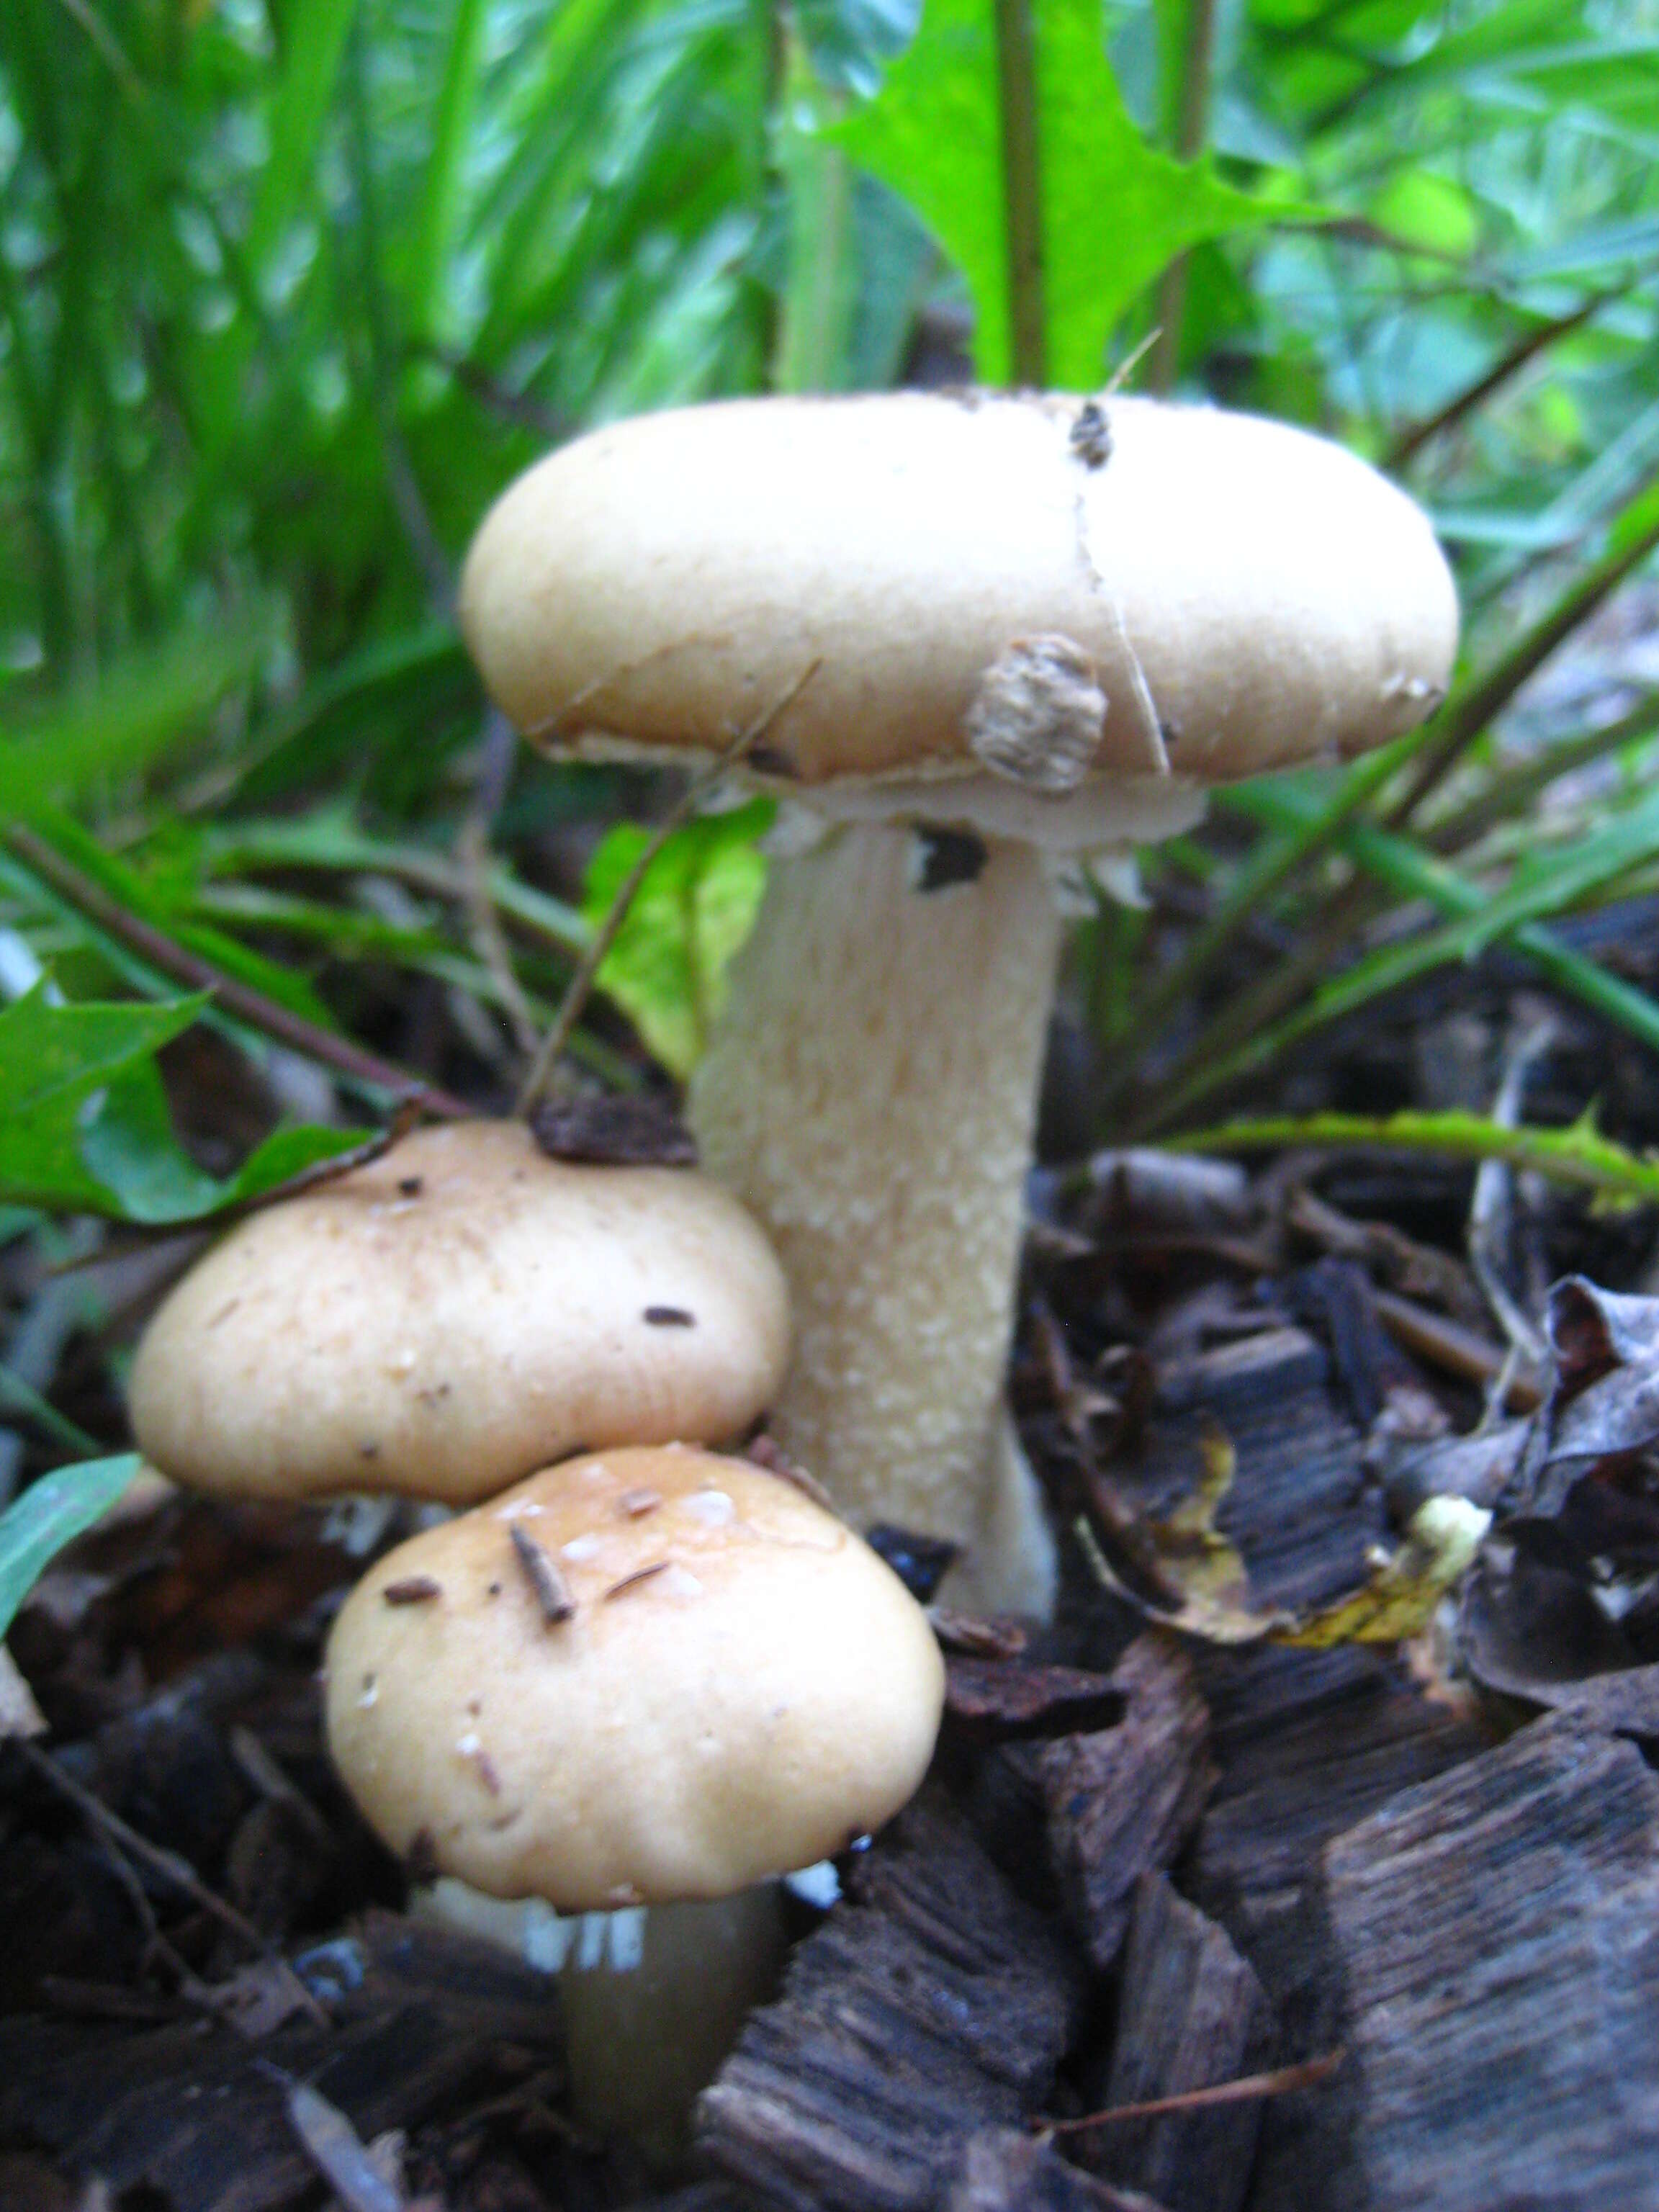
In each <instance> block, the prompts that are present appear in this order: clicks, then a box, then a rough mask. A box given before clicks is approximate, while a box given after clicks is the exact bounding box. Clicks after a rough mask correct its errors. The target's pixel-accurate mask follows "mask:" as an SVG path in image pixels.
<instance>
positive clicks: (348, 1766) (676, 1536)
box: [327, 1447, 944, 1911]
mask: <svg viewBox="0 0 1659 2212" xmlns="http://www.w3.org/2000/svg"><path fill="white" fill-rule="evenodd" d="M327 1667H328V1688H327V1716H328V1735H329V1743H330V1747H331V1750H332V1752H333V1754H334V1757H335V1760H336V1762H337V1765H338V1766H339V1768H340V1771H341V1773H342V1775H343V1778H344V1779H345V1781H346V1784H347V1785H348V1787H349V1789H350V1790H351V1792H352V1794H353V1796H355V1797H356V1800H357V1802H358V1803H359V1804H360V1805H361V1806H362V1808H363V1811H364V1812H365V1814H367V1815H368V1819H369V1820H370V1821H371V1822H372V1823H373V1825H374V1827H375V1828H376V1829H377V1830H378V1831H379V1832H380V1835H381V1836H382V1837H383V1838H385V1839H386V1842H387V1843H388V1844H390V1845H391V1846H392V1849H393V1850H398V1851H400V1852H404V1853H407V1852H409V1851H410V1848H411V1846H412V1845H413V1844H414V1843H415V1841H416V1838H417V1837H419V1838H421V1841H422V1856H424V1857H428V1858H429V1859H430V1860H431V1861H432V1862H434V1863H435V1865H436V1867H437V1868H438V1869H439V1870H441V1871H442V1872H445V1873H450V1874H455V1875H459V1876H460V1878H461V1879H462V1880H463V1881H469V1882H471V1883H472V1884H474V1885H475V1886H476V1887H478V1888H480V1889H484V1890H487V1891H489V1892H490V1893H493V1894H495V1895H496V1896H502V1897H523V1896H532V1895H533V1896H538V1897H544V1898H545V1899H548V1900H549V1901H550V1903H551V1904H553V1905H556V1906H557V1907H558V1908H559V1909H560V1910H561V1911H599V1910H604V1909H606V1908H609V1907H615V1906H619V1905H641V1904H646V1905H655V1904H661V1903H665V1902H669V1901H671V1900H673V1899H684V1898H712V1897H721V1896H725V1895H726V1894H728V1893H730V1892H732V1891H733V1890H737V1889H740V1888H742V1887H744V1885H745V1884H747V1883H749V1882H751V1881H759V1880H761V1879H762V1878H763V1876H765V1875H773V1874H780V1873H784V1872H787V1871H788V1870H789V1869H793V1868H795V1867H799V1866H805V1865H808V1864H810V1863H812V1862H813V1861H814V1860H817V1859H819V1858H823V1857H826V1856H827V1855H829V1854H830V1853H832V1852H835V1851H837V1850H842V1849H843V1848H844V1847H845V1846H846V1845H847V1844H848V1842H850V1841H851V1840H852V1839H853V1838H854V1837H856V1836H858V1835H860V1834H862V1833H864V1832H866V1831H867V1830H869V1829H872V1828H874V1827H876V1826H879V1825H880V1824H881V1823H882V1822H883V1821H884V1820H887V1819H889V1818H890V1816H891V1815H892V1814H894V1813H895V1812H896V1811H897V1809H898V1808H899V1807H900V1806H901V1805H902V1804H903V1803H904V1802H905V1801H906V1800H907V1799H908V1797H909V1796H911V1794H912V1793H913V1791H914V1790H915V1788H916V1786H917V1784H919V1783H920V1781H921V1777H922V1775H923V1773H924V1771H926V1768H927V1761H928V1759H929V1757H930V1756H931V1753H932V1750H933V1738H934V1735H935V1733H936V1731H937V1729H938V1725H939V1713H940V1709H941V1705H942V1701H943V1696H944V1671H943V1665H942V1662H941V1661H940V1658H939V1650H938V1646H937V1644H935V1642H934V1640H933V1632H932V1630H931V1629H930V1628H929V1626H928V1625H927V1617H926V1615H925V1614H924V1613H922V1611H921V1607H919V1606H918V1605H917V1604H916V1603H915V1600H914V1599H913V1598H912V1597H911V1596H910V1595H909V1594H908V1591H907V1590H906V1589H904V1587H903V1585H902V1583H900V1582H899V1580H898V1578H897V1577H896V1575H895V1574H894V1573H893V1572H892V1571H891V1570H890V1568H889V1567H887V1566H886V1565H884V1564H883V1562H882V1561H881V1560H880V1559H878V1558H877V1556H876V1555H875V1553H873V1552H872V1551H871V1550H870V1548H869V1547H868V1546H867V1545H866V1544H865V1543H863V1542H862V1541H860V1539H859V1538H858V1537H857V1536H855V1535H854V1534H853V1532H852V1531H851V1530H850V1529H849V1528H847V1527H845V1526H844V1524H843V1523H842V1522H839V1521H837V1520H836V1518H835V1517H834V1516H833V1515H831V1514H830V1513H829V1512H827V1511H826V1510H824V1509H823V1507H822V1506H820V1505H818V1504H815V1503H814V1502H813V1501H812V1500H811V1498H808V1497H807V1496H806V1495H805V1492H802V1491H800V1490H799V1489H798V1488H796V1487H795V1486H793V1484H791V1483H788V1482H787V1481H784V1480H781V1478H779V1477H777V1476H775V1475H771V1474H765V1473H763V1471H762V1470H761V1469H760V1468H757V1467H754V1466H751V1465H750V1463H749V1462H746V1461H741V1460H730V1459H721V1458H717V1457H716V1456H714V1455H713V1454H710V1453H707V1452H701V1451H696V1450H693V1449H689V1448H675V1447H669V1448H668V1449H662V1450H656V1451H617V1452H606V1453H604V1454H595V1455H589V1456H587V1457H586V1458H583V1459H579V1460H574V1461H571V1462H567V1463H566V1464H565V1465H563V1466H562V1467H555V1468H545V1469H544V1470H543V1471H542V1472H541V1473H540V1474H536V1475H533V1476H532V1477H531V1479H530V1480H528V1481H526V1482H524V1483H520V1485H519V1486H517V1488H516V1489H514V1490H513V1491H511V1492H509V1493H508V1494H507V1496H506V1497H505V1498H500V1499H498V1500H496V1501H495V1502H494V1503H493V1504H489V1505H486V1506H481V1507H478V1508H477V1509H475V1510H473V1511H471V1512H470V1513H466V1514H463V1515H461V1516H459V1517H458V1518H457V1519H455V1520H453V1521H450V1522H446V1523H445V1524H444V1525H443V1526H442V1527H441V1528H433V1529H429V1530H428V1531H427V1532H426V1533H425V1534H422V1535H420V1536H417V1537H416V1538H414V1539H413V1540H412V1541H410V1542H409V1543H407V1544H404V1545H402V1546H400V1547H398V1550H396V1551H395V1552H393V1553H389V1554H388V1555H387V1557H386V1558H385V1559H381V1560H380V1562H379V1563H378V1564H377V1565H375V1566H374V1568H373V1569H371V1571H370V1572H369V1573H368V1576H367V1577H365V1579H364V1581H363V1582H362V1583H361V1584H360V1585H359V1587H358V1588H357V1589H356V1590H355V1591H354V1592H353V1593H352V1595H351V1596H350V1597H349V1599H348V1601H347V1602H346V1604H345V1606H344V1607H343V1609H342V1612H341V1613H340V1616H339V1619H338V1621H337V1624H336V1626H335V1629H334V1632H333V1636H332V1638H331V1642H330V1645H329V1651H328V1662H327Z"/></svg>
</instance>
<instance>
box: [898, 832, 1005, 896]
mask: <svg viewBox="0 0 1659 2212" xmlns="http://www.w3.org/2000/svg"><path fill="white" fill-rule="evenodd" d="M916 843H917V846H918V848H920V853H921V864H920V866H919V868H918V870H917V873H916V889H917V890H920V891H948V890H952V889H953V888H954V887H955V886H956V885H957V884H975V883H977V882H978V881H979V879H980V878H981V875H983V874H984V872H985V864H986V862H987V860H988V859H989V858H990V854H989V853H988V851H987V848H986V845H985V841H984V839H983V838H981V837H975V836H974V834H973V832H972V831H971V830H969V829H918V830H917V832H916Z"/></svg>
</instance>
